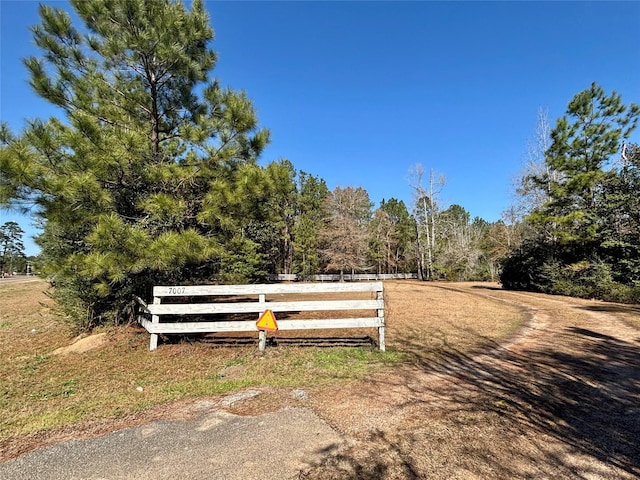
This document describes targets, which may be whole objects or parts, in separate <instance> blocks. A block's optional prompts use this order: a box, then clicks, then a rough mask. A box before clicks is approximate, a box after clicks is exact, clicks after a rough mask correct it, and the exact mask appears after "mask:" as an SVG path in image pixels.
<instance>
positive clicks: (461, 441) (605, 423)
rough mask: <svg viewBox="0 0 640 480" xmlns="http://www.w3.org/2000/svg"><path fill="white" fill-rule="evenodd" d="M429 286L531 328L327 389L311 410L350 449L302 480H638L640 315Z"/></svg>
mask: <svg viewBox="0 0 640 480" xmlns="http://www.w3.org/2000/svg"><path fill="white" fill-rule="evenodd" d="M433 288H447V289H449V291H452V292H457V293H458V294H463V295H464V296H465V297H466V298H468V299H472V298H474V297H476V298H477V297H482V298H484V299H487V300H492V301H499V302H507V303H508V304H512V305H514V304H515V305H518V306H520V307H521V308H523V309H526V310H527V311H528V312H529V314H530V324H529V327H528V328H527V329H525V331H522V332H521V334H520V335H518V336H517V337H516V338H514V339H513V341H512V342H511V343H509V344H507V345H493V350H491V351H490V353H487V354H482V355H478V356H469V355H464V354H461V353H459V352H456V351H455V350H449V351H447V352H446V353H445V354H444V355H443V356H442V358H440V359H439V360H438V361H430V360H420V361H418V362H416V364H415V365H412V366H407V367H405V368H403V369H402V370H401V371H399V372H397V373H396V374H395V375H393V376H391V377H390V376H385V377H382V376H381V377H379V378H375V379H370V380H369V381H367V382H366V383H364V382H363V383H360V384H357V385H354V386H353V387H352V388H350V389H349V390H348V391H347V390H345V389H344V388H343V387H338V388H337V389H336V391H335V392H333V395H331V394H330V393H329V394H327V393H326V392H325V395H322V396H321V397H319V400H318V401H317V402H315V404H314V408H315V410H316V411H317V412H319V413H320V415H321V416H322V417H323V418H325V419H326V420H327V421H328V422H329V423H330V424H331V425H333V426H334V427H335V428H336V429H338V430H339V431H340V432H342V433H344V434H345V435H347V436H348V437H350V438H351V439H353V440H354V444H353V445H352V446H351V447H350V448H348V449H346V450H344V451H342V452H341V453H340V454H338V455H334V456H333V457H331V458H329V459H328V460H327V461H326V462H325V464H324V465H323V466H321V467H320V468H316V469H315V470H313V471H311V472H308V473H307V474H306V475H304V477H303V478H309V479H311V478H313V479H336V478H340V479H347V478H349V479H354V478H358V479H360V478H361V479H365V478H389V479H391V478H394V479H395V478H403V479H418V478H442V479H445V478H446V479H456V478H459V479H471V478H478V479H492V478H495V479H505V478H510V479H513V478H536V479H541V478H553V479H557V478H571V479H576V478H577V479H612V478H629V479H631V478H639V477H640V330H639V328H638V327H639V326H640V321H639V318H640V309H638V308H634V307H628V306H621V305H612V304H605V303H602V302H595V301H581V300H574V299H568V298H560V297H551V296H545V295H536V294H529V293H520V292H507V291H502V290H500V289H496V288H488V287H486V286H483V285H482V284H475V285H473V284H464V285H448V286H441V287H433ZM452 307H453V306H452ZM416 348H419V345H418V346H416Z"/></svg>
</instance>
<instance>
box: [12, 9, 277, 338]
mask: <svg viewBox="0 0 640 480" xmlns="http://www.w3.org/2000/svg"><path fill="white" fill-rule="evenodd" d="M71 4H72V6H73V8H74V9H75V12H76V14H77V16H78V18H79V19H80V20H81V21H82V24H83V25H82V28H80V29H78V28H76V27H75V26H74V25H73V23H72V21H71V17H70V16H69V15H68V14H67V13H66V12H64V11H62V10H60V9H55V8H51V7H48V6H44V5H43V6H41V7H40V16H41V24H40V25H37V26H35V27H33V29H32V31H33V36H34V40H35V43H36V45H37V46H38V47H40V49H41V52H42V53H41V56H40V57H37V58H35V57H31V58H28V59H26V60H25V62H24V63H25V65H26V67H27V69H28V71H29V73H30V77H31V81H30V82H31V85H32V87H33V88H34V90H35V92H36V93H37V94H38V95H40V96H41V97H43V98H44V99H46V100H48V101H49V102H50V103H52V104H53V105H55V106H57V107H59V111H60V113H61V115H60V117H54V118H50V119H48V120H40V119H39V120H35V121H31V122H29V123H28V125H27V127H26V128H25V130H24V131H23V132H22V134H21V135H19V136H17V137H15V136H13V135H12V134H11V133H10V132H9V131H8V129H7V128H6V127H5V128H3V129H2V138H0V140H1V141H2V151H1V152H0V171H1V172H2V177H3V179H2V182H0V202H3V203H5V204H14V205H15V204H20V203H21V202H31V203H33V204H35V205H36V214H37V215H38V216H39V217H41V218H42V219H44V220H45V227H44V233H43V234H42V236H41V237H40V238H39V239H38V242H39V244H40V246H41V247H42V260H43V262H44V265H43V270H44V273H46V274H47V275H49V276H51V277H52V278H54V281H55V283H56V287H57V288H56V294H57V296H58V298H59V299H60V300H62V301H63V303H64V305H65V307H66V308H67V311H68V312H69V313H72V314H74V315H75V317H76V318H79V319H81V321H82V322H83V326H90V325H92V324H95V323H100V322H104V321H108V320H111V321H123V320H128V319H129V318H130V317H131V312H132V310H131V307H132V298H133V294H137V295H140V296H148V294H149V292H150V286H151V285H153V284H157V283H177V282H179V283H185V282H195V281H198V280H201V279H203V278H209V279H221V278H222V277H224V275H225V274H228V273H233V274H234V275H235V278H244V279H250V278H251V277H252V276H254V275H256V274H258V273H259V267H260V266H261V264H262V263H261V262H262V258H261V256H260V253H259V252H258V247H257V245H256V244H255V242H253V241H252V240H251V239H249V238H247V235H246V228H247V225H248V224H249V223H250V221H251V219H252V210H251V209H250V208H243V205H249V204H252V203H254V204H255V201H254V200H255V199H256V197H259V196H260V195H261V192H260V187H259V186H252V185H251V182H252V181H253V179H256V178H259V179H262V178H263V174H262V172H260V171H259V170H260V168H259V167H258V166H257V165H256V164H255V162H256V159H257V157H258V156H259V154H260V152H261V151H262V149H263V148H264V146H265V145H266V143H267V142H268V139H269V133H268V131H266V130H260V129H259V128H258V124H257V120H256V116H255V112H254V110H253V107H252V105H251V102H250V101H249V99H248V98H247V96H246V94H245V93H244V92H236V91H233V90H231V89H228V88H223V87H222V86H221V85H220V83H219V82H218V81H215V80H213V81H212V80H210V79H209V78H208V75H209V73H210V71H211V70H212V68H213V67H214V65H215V61H216V54H215V52H214V51H212V50H211V49H210V48H209V43H210V41H211V40H212V39H213V30H212V28H211V27H210V25H209V17H208V14H207V12H206V11H205V9H204V5H203V2H202V0H194V1H193V2H192V4H191V9H190V10H187V9H186V8H185V6H184V5H183V4H182V3H181V2H174V1H170V0H155V1H152V2H151V1H145V0H96V1H91V2H86V1H83V0H72V1H71ZM227 206H229V207H230V208H229V209H228V210H227ZM239 212H240V213H241V214H244V215H245V217H243V219H242V221H238V220H237V219H236V218H233V216H234V215H236V214H238V213H239ZM245 256H246V258H245ZM239 259H241V260H239ZM240 265H241V268H240V267H239V266H240ZM238 270H240V271H238Z"/></svg>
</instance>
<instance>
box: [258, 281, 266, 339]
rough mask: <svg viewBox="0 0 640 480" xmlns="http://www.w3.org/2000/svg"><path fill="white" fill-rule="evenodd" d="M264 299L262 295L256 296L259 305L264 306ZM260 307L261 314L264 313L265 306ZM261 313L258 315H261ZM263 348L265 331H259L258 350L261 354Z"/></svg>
mask: <svg viewBox="0 0 640 480" xmlns="http://www.w3.org/2000/svg"><path fill="white" fill-rule="evenodd" d="M266 299H267V297H266V295H265V294H264V293H261V294H260V295H258V302H259V303H261V304H265V303H266ZM262 307H263V309H262V313H264V312H265V310H266V305H262ZM262 313H261V314H260V315H262ZM265 348H267V331H266V330H260V333H259V334H258V350H260V351H261V352H264V350H265Z"/></svg>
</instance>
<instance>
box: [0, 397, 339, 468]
mask: <svg viewBox="0 0 640 480" xmlns="http://www.w3.org/2000/svg"><path fill="white" fill-rule="evenodd" d="M197 406H198V408H199V410H200V412H201V413H200V414H199V415H197V416H196V418H194V419H191V420H161V421H155V422H152V423H149V424H147V425H142V426H138V427H133V428H127V429H124V430H120V431H116V432H113V433H111V434H109V435H106V436H103V437H99V438H94V439H88V440H72V441H67V442H62V443H58V444H55V445H51V446H49V447H45V448H41V449H38V450H34V451H32V452H30V453H27V454H25V455H22V456H20V457H18V458H16V459H15V460H12V461H9V462H6V463H0V478H1V479H3V480H98V479H100V480H106V479H109V480H119V479H123V480H124V479H127V480H130V479H136V480H147V479H149V480H151V479H153V480H163V479H166V480H169V479H171V480H176V479H180V480H200V479H216V480H236V479H237V480H253V479H256V480H257V479H261V480H265V479H294V478H298V475H299V472H300V471H301V470H304V469H306V468H308V467H310V466H311V465H313V464H315V463H317V462H319V461H320V460H321V459H322V458H323V457H324V456H325V455H327V454H329V453H330V452H334V451H335V450H336V449H338V448H339V447H340V445H341V444H342V439H341V438H340V436H339V435H338V434H337V433H336V432H335V431H334V430H332V429H331V428H330V427H329V426H328V425H327V424H326V423H325V422H323V421H322V420H321V419H320V418H319V417H318V416H317V415H316V414H314V413H313V411H311V410H310V409H307V408H302V407H296V408H286V409H283V410H280V411H278V412H275V413H269V414H264V415H260V416H255V417H251V416H249V417H245V416H237V415H233V414H230V413H227V412H224V411H222V410H220V409H218V408H217V407H216V406H215V404H213V402H206V401H204V402H200V403H199V404H198V405H197Z"/></svg>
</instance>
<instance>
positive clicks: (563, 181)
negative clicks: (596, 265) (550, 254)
mask: <svg viewBox="0 0 640 480" xmlns="http://www.w3.org/2000/svg"><path fill="white" fill-rule="evenodd" d="M639 117H640V107H639V106H638V105H635V104H631V105H629V106H628V107H627V106H626V105H624V104H623V103H622V99H621V97H620V95H618V94H617V93H616V92H615V91H614V92H612V93H611V95H607V94H606V93H605V91H604V89H603V88H602V87H600V86H598V85H596V84H595V83H594V84H592V85H591V87H590V88H588V89H587V90H584V91H582V92H580V93H578V94H576V95H575V96H574V97H573V99H572V100H571V102H569V105H568V107H567V112H566V114H565V115H564V116H563V117H561V118H560V119H559V120H558V121H557V123H556V126H555V127H554V128H553V130H552V131H551V146H550V147H549V149H548V150H547V151H546V155H545V157H546V162H547V165H548V166H549V167H550V170H552V171H554V172H556V173H557V175H556V176H555V177H551V176H543V177H541V178H539V179H538V182H539V183H540V184H542V185H545V186H546V188H547V191H548V193H549V201H548V202H547V203H546V204H545V205H544V206H543V207H542V209H540V210H538V211H536V212H533V214H532V215H531V218H530V219H531V221H533V222H534V223H539V224H546V225H549V224H551V225H553V226H554V234H555V236H556V238H557V239H559V240H560V241H561V242H564V243H566V242H574V241H575V242H578V243H581V244H583V245H585V244H587V243H589V242H593V241H594V240H595V239H596V235H597V229H598V225H599V221H598V215H597V209H596V206H597V200H598V194H599V192H600V189H601V186H602V184H603V182H604V180H605V177H606V175H607V173H606V169H607V167H610V166H611V165H610V163H611V161H612V157H613V156H614V155H615V154H617V153H619V152H620V149H621V146H622V143H623V142H624V141H625V140H626V139H628V138H629V136H630V134H631V132H632V131H633V130H634V128H635V127H636V124H637V122H638V118H639Z"/></svg>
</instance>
